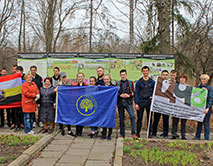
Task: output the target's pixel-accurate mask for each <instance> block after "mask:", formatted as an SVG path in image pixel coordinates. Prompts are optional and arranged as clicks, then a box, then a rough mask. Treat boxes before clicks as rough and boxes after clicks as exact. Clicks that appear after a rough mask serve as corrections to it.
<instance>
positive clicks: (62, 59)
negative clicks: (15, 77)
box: [18, 53, 175, 82]
mask: <svg viewBox="0 0 213 166" xmlns="http://www.w3.org/2000/svg"><path fill="white" fill-rule="evenodd" d="M174 63H175V60H174V56H173V55H161V54H118V53H116V54H113V53H49V54H44V53H39V54H36V53H32V54H21V53H20V54H18V65H21V66H23V67H24V70H25V73H26V72H28V71H29V69H30V66H31V65H36V66H37V67H38V73H39V74H40V75H41V76H42V77H45V76H47V75H48V76H52V75H53V69H54V67H56V66H57V67H59V68H60V70H61V71H64V72H66V74H67V77H68V78H69V79H76V75H77V73H78V72H83V73H84V74H85V78H86V79H88V78H89V77H90V76H97V73H96V69H97V67H98V66H103V67H104V69H105V74H108V73H109V74H110V76H111V78H112V80H114V81H117V80H119V79H120V74H119V71H120V70H121V69H126V70H127V73H128V79H130V80H132V81H134V82H136V81H137V80H138V79H139V78H140V77H141V68H142V66H145V65H146V66H149V67H150V69H151V72H150V75H151V77H152V78H154V79H155V78H156V77H157V76H159V75H160V73H161V71H162V70H165V69H166V70H168V71H171V70H172V69H174Z"/></svg>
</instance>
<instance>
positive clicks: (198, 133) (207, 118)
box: [195, 108, 212, 140]
mask: <svg viewBox="0 0 213 166" xmlns="http://www.w3.org/2000/svg"><path fill="white" fill-rule="evenodd" d="M211 113H212V108H210V109H209V112H208V113H207V114H206V116H205V118H204V120H203V122H198V124H197V131H196V135H195V137H196V138H197V139H198V140H200V137H201V132H202V126H203V123H204V139H205V140H209V135H210V126H209V122H210V118H211Z"/></svg>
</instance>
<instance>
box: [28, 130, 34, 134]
mask: <svg viewBox="0 0 213 166" xmlns="http://www.w3.org/2000/svg"><path fill="white" fill-rule="evenodd" d="M27 134H35V131H33V130H31V131H30V132H29V133H27Z"/></svg>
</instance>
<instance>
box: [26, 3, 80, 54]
mask: <svg viewBox="0 0 213 166" xmlns="http://www.w3.org/2000/svg"><path fill="white" fill-rule="evenodd" d="M35 3H36V9H35V7H31V10H34V11H36V13H37V15H38V18H35V17H33V16H29V17H28V18H29V19H28V21H29V23H30V26H31V27H32V29H33V30H34V32H35V34H36V35H37V36H38V37H39V39H40V40H41V41H42V42H44V45H45V50H46V52H55V51H56V47H57V42H58V39H59V38H60V35H62V33H63V32H65V31H66V28H65V27H64V23H65V22H66V21H67V19H68V18H69V17H70V18H71V16H73V14H74V12H75V11H76V9H78V5H79V4H80V3H81V1H80V0H78V1H77V0H76V1H72V2H70V1H68V0H60V1H59V0H36V1H35ZM35 22H36V24H35Z"/></svg>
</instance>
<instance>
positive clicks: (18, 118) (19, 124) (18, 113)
mask: <svg viewBox="0 0 213 166" xmlns="http://www.w3.org/2000/svg"><path fill="white" fill-rule="evenodd" d="M16 73H21V74H22V75H21V79H22V82H24V74H23V67H22V66H17V67H16ZM14 109H15V111H14V112H15V125H14V127H15V130H14V132H16V131H19V130H20V129H23V128H24V117H23V112H22V107H18V108H14ZM11 129H13V125H12V126H11Z"/></svg>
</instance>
